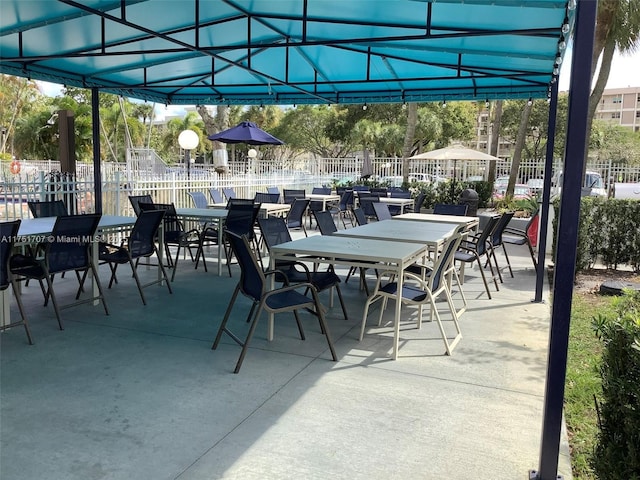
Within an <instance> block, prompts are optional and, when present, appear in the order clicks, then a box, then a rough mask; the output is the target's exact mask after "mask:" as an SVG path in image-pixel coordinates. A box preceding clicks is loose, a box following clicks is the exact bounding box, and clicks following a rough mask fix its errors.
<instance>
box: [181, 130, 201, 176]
mask: <svg viewBox="0 0 640 480" xmlns="http://www.w3.org/2000/svg"><path fill="white" fill-rule="evenodd" d="M199 142H200V138H199V137H198V134H197V133H196V132H194V131H193V130H183V131H182V132H180V135H178V143H179V144H180V148H182V149H183V150H184V162H185V163H186V164H187V178H191V150H193V149H194V148H196V147H197V146H198V143H199Z"/></svg>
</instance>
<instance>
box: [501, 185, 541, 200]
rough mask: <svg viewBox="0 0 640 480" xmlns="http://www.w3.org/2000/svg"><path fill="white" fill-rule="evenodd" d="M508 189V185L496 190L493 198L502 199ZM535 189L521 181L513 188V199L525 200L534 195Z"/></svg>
mask: <svg viewBox="0 0 640 480" xmlns="http://www.w3.org/2000/svg"><path fill="white" fill-rule="evenodd" d="M506 191H507V187H506V186H505V187H504V188H501V189H500V190H498V191H496V192H494V194H493V199H494V200H502V199H503V198H504V194H505V192H506ZM533 195H534V193H533V191H532V190H531V189H530V188H529V187H528V186H527V185H525V184H522V183H519V184H516V186H515V187H514V189H513V199H514V200H524V199H526V198H529V197H531V196H533Z"/></svg>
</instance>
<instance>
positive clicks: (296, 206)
mask: <svg viewBox="0 0 640 480" xmlns="http://www.w3.org/2000/svg"><path fill="white" fill-rule="evenodd" d="M308 206H309V200H308V199H300V198H298V199H296V200H295V201H294V202H293V203H292V204H291V208H290V209H289V213H288V214H287V225H289V224H291V223H299V224H302V216H303V215H304V212H306V211H307V207H308Z"/></svg>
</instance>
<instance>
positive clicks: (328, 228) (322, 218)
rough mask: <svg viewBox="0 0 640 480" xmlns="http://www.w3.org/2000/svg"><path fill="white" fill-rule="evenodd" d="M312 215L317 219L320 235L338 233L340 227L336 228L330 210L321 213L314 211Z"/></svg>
mask: <svg viewBox="0 0 640 480" xmlns="http://www.w3.org/2000/svg"><path fill="white" fill-rule="evenodd" d="M312 213H313V216H314V217H315V219H316V222H317V224H318V228H319V229H320V233H321V234H322V235H333V234H334V233H335V232H337V231H338V227H336V222H334V221H333V216H332V215H331V212H329V211H328V210H324V211H320V212H317V211H314V212H312Z"/></svg>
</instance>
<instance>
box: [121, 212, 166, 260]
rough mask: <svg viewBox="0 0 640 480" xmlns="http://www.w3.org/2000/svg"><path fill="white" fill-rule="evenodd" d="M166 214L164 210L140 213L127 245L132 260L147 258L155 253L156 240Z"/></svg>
mask: <svg viewBox="0 0 640 480" xmlns="http://www.w3.org/2000/svg"><path fill="white" fill-rule="evenodd" d="M164 214H165V211H164V210H143V211H141V212H140V215H138V219H137V220H136V223H135V225H134V226H133V229H132V230H131V235H129V240H128V243H127V245H128V248H129V253H130V254H131V258H139V257H146V256H149V255H151V254H153V253H154V252H155V238H156V234H157V233H158V228H159V227H160V223H161V222H162V218H163V217H164Z"/></svg>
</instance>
